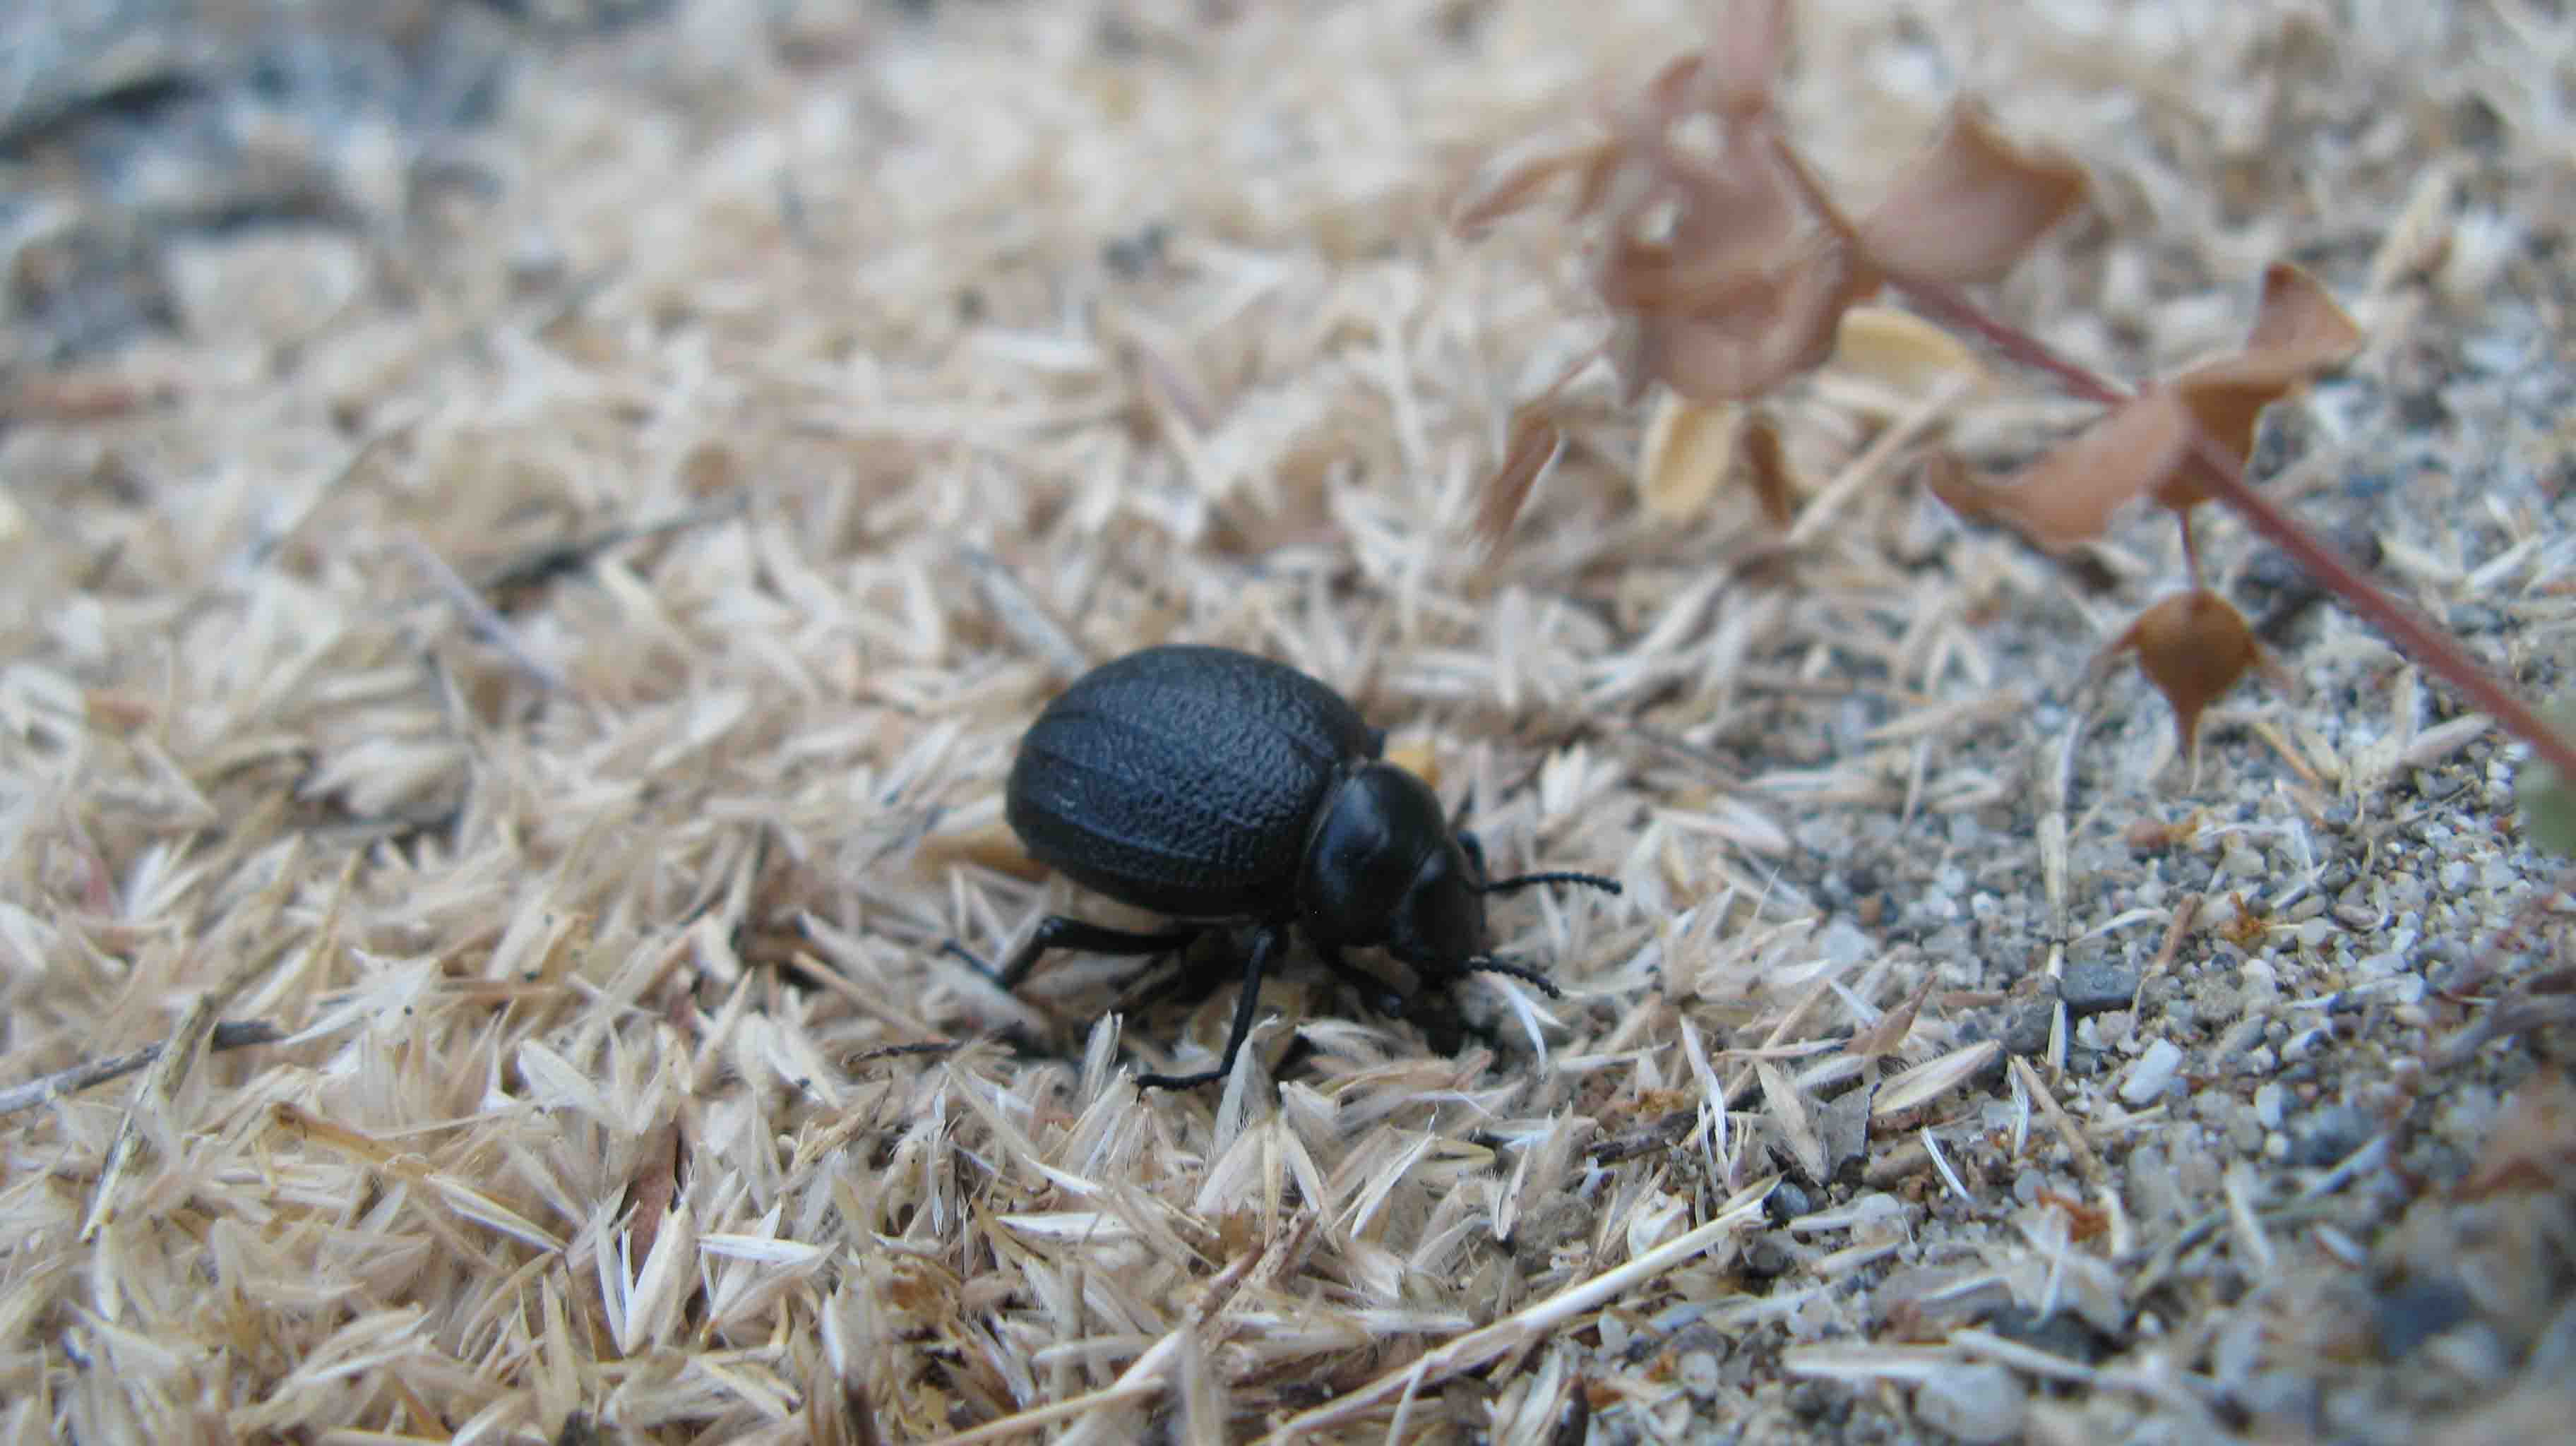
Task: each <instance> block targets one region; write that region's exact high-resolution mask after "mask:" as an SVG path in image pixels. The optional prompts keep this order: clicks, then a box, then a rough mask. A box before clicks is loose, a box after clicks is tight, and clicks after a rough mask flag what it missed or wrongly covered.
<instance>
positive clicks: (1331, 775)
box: [1006, 645, 1379, 918]
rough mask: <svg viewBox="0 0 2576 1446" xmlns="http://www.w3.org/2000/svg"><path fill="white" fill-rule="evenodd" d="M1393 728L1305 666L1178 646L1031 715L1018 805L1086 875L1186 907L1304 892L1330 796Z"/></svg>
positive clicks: (1289, 897)
mask: <svg viewBox="0 0 2576 1446" xmlns="http://www.w3.org/2000/svg"><path fill="white" fill-rule="evenodd" d="M1378 747H1379V736H1378V735H1377V734H1376V733H1375V732H1374V731H1373V730H1371V729H1370V728H1369V726H1368V724H1367V723H1366V721H1365V720H1363V719H1362V718H1361V717H1360V715H1359V713H1358V711H1357V710H1355V709H1353V708H1352V707H1351V706H1350V704H1348V703H1347V702H1344V701H1343V700H1342V698H1341V697H1340V695H1338V694H1336V693H1334V692H1333V691H1332V690H1331V689H1330V688H1327V687H1325V686H1324V685H1323V684H1322V683H1319V682H1317V681H1315V680H1314V679H1312V678H1309V677H1307V676H1306V675H1305V674H1303V673H1300V672H1298V671H1297V670H1296V669H1294V668H1291V667H1288V666H1286V665H1284V664H1281V663H1274V662H1272V661H1270V660H1269V659H1267V658H1260V657H1255V656H1254V655H1252V654H1249V653H1240V652H1236V651H1234V650H1232V649H1230V648H1215V647H1203V646H1196V645H1172V646H1166V647H1158V648H1148V649H1146V650H1144V651H1143V652H1139V653H1131V654H1129V655H1128V656H1126V657H1123V658H1120V659H1118V660H1117V661H1115V662H1111V663H1105V664H1103V665H1101V666H1100V667H1098V668H1095V669H1093V670H1092V671H1091V672H1089V673H1086V674H1084V675H1083V676H1082V678H1081V679H1079V680H1078V681H1076V682H1075V683H1074V685H1073V686H1072V687H1071V688H1069V689H1067V690H1065V692H1064V693H1063V694H1062V695H1061V696H1060V697H1058V698H1057V699H1056V700H1055V701H1054V702H1052V703H1050V704H1048V705H1047V708H1046V710H1045V711H1044V712H1043V713H1041V714H1039V715H1038V720H1037V722H1036V723H1034V724H1033V725H1031V726H1030V728H1029V731H1028V735H1027V736H1026V737H1025V738H1023V739H1022V740H1021V742H1020V753H1019V757H1018V759H1017V760H1016V761H1015V762H1014V763H1013V764H1012V767H1011V780H1010V786H1009V791H1008V794H1007V797H1006V809H1007V812H1008V815H1009V817H1010V822H1011V827H1012V829H1013V830H1015V831H1016V832H1017V833H1018V834H1019V835H1020V838H1021V840H1022V841H1023V842H1024V843H1026V844H1027V845H1028V849H1029V852H1030V853H1032V854H1034V855H1035V856H1037V857H1038V858H1039V859H1040V860H1043V861H1044V862H1046V863H1047V864H1049V865H1052V866H1053V867H1054V868H1056V869H1058V870H1060V871H1061V872H1063V873H1064V874H1066V875H1067V876H1068V877H1070V878H1072V879H1073V880H1074V881H1075V882H1076V883H1079V884H1082V885H1083V886H1085V887H1087V888H1092V889H1097V890H1099V891H1100V892H1102V893H1104V894H1107V895H1109V896H1110V897H1112V898H1115V899H1119V900H1122V901H1124V902H1126V903H1130V904H1135V905H1138V906H1140V907H1143V908H1149V909H1153V910H1156V911H1158V912H1161V913H1166V914H1173V915H1178V916H1182V917H1197V918H1218V917H1226V916H1236V915H1270V914H1278V913H1282V912H1285V911H1286V910H1287V909H1289V908H1291V907H1293V905H1294V902H1295V890H1296V884H1297V871H1298V866H1299V864H1300V863H1301V861H1302V859H1303V857H1304V853H1305V846H1306V836H1307V831H1308V829H1309V828H1310V827H1311V825H1312V824H1313V822H1314V818H1315V813H1316V810H1317V809H1318V807H1320V806H1321V804H1322V802H1323V800H1324V797H1325V795H1326V794H1327V793H1329V792H1330V791H1331V789H1332V788H1333V787H1334V785H1335V783H1336V782H1337V781H1338V780H1339V779H1340V777H1341V776H1342V774H1343V773H1344V771H1345V769H1346V765H1348V764H1349V763H1350V762H1352V761H1353V760H1356V759H1361V758H1370V757H1375V756H1376V755H1377V752H1378Z"/></svg>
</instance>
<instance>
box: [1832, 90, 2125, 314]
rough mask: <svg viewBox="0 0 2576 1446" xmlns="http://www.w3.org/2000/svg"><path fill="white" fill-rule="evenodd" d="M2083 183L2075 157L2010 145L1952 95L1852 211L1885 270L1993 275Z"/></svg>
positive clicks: (2066, 207) (2061, 214)
mask: <svg viewBox="0 0 2576 1446" xmlns="http://www.w3.org/2000/svg"><path fill="white" fill-rule="evenodd" d="M2090 189H2091V184H2090V182H2088V181H2087V180H2086V179H2085V176H2084V169H2083V167H2081V166H2078V165H2076V164H2075V162H2074V161H2072V160H2070V159H2068V158H2067V157H2065V156H2063V155H2060V154H2058V153H2057V152H2055V151H2051V150H2046V149H2043V148H2038V147H2022V146H2016V145H2014V144H2013V143H2012V142H2011V141H2010V140H2009V139H2007V138H2006V137H2005V136H2004V134H2003V133H2002V132H2000V131H1998V130H1996V129H1995V127H1994V124H1993V122H1992V121H1991V120H1989V119H1988V118H1987V115H1986V112H1985V108H1984V107H1982V106H1980V105H1978V104H1977V103H1976V102H1975V101H1972V100H1965V99H1962V100H1960V101H1958V102H1957V103H1955V104H1953V105H1952V106H1951V108H1950V115H1949V119H1948V121H1947V123H1945V124H1944V125H1943V126H1942V128H1941V133H1940V135H1938V136H1937V137H1935V138H1934V139H1933V142H1932V145H1931V147H1930V148H1929V149H1928V150H1926V151H1925V152H1924V154H1923V155H1922V157H1921V158H1920V159H1918V160H1917V161H1915V163H1914V164H1913V165H1912V166H1910V167H1908V168H1907V170H1906V173H1905V179H1904V180H1902V181H1901V182H1899V183H1898V184H1897V187H1896V189H1895V190H1893V191H1890V192H1889V193H1888V194H1887V195H1885V196H1883V197H1881V198H1879V202H1878V204H1877V205H1876V206H1874V207H1872V208H1871V209H1870V212H1869V215H1868V216H1867V217H1865V218H1864V219H1863V220H1862V222H1861V225H1860V235H1861V243H1862V245H1863V247H1864V248H1865V249H1866V250H1867V251H1868V253H1869V256H1870V258H1871V259H1872V260H1873V261H1875V262H1876V263H1877V264H1878V266H1879V267H1880V268H1881V269H1882V270H1885V271H1887V272H1889V273H1891V274H1893V275H1897V276H1902V277H1906V278H1908V279H1912V280H1925V281H1946V282H1955V283H1967V282H1979V281H1996V280H2000V279H2002V277H2003V276H2004V274H2005V273H2006V272H2008V271H2010V270H2012V268H2013V264H2014V263H2015V262H2018V261H2019V260H2021V258H2022V256H2023V255H2024V254H2025V253H2027V252H2028V251H2029V250H2030V248H2031V246H2032V245H2033V244H2034V243H2036V242H2037V241H2038V240H2039V238H2040V237H2041V236H2042V235H2045V234H2046V233H2047V231H2048V229H2049V228H2050V227H2052V226H2055V225H2056V224H2057V223H2058V222H2060V221H2063V220H2065V219H2066V217H2067V216H2068V215H2069V214H2071V213H2072V212H2073V211H2074V210H2075V208H2076V207H2078V206H2081V205H2082V204H2084V197H2085V195H2086V193H2087V192H2088V191H2089V190H2090Z"/></svg>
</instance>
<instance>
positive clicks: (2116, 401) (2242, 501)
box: [1888, 276, 2576, 778]
mask: <svg viewBox="0 0 2576 1446" xmlns="http://www.w3.org/2000/svg"><path fill="white" fill-rule="evenodd" d="M1888 280H1889V281H1890V282H1891V283H1892V284H1893V285H1895V286H1897V287H1898V288H1900V289H1901V290H1903V291H1904V292H1905V294H1906V296H1907V297H1909V298H1911V299H1912V300H1913V302H1914V303H1915V304H1916V305H1917V306H1920V307H1922V308H1923V309H1924V311H1926V312H1927V313H1929V314H1930V315H1931V316H1932V318H1933V319H1934V320H1936V321H1940V322H1945V323H1948V324H1950V325H1953V326H1957V327H1960V328H1961V329H1963V330H1966V331H1971V332H1974V333H1976V335H1977V336H1978V337H1980V338H1981V339H1983V340H1984V341H1985V342H1986V343H1987V344H1988V345H1990V346H1992V347H1994V348H1995V349H1996V350H1997V351H1999V352H2002V353H2003V354H2004V355H2005V356H2006V357H2007V358H2009V359H2011V360H2012V361H2015V362H2018V363H2020V364H2021V365H2023V366H2026V367H2030V368H2032V369H2034V370H2037V371H2043V372H2046V373H2048V374H2049V375H2050V376H2053V377H2055V378H2057V380H2058V381H2059V382H2060V383H2061V384H2062V385H2064V386H2065V387H2066V389H2067V390H2068V391H2070V392H2073V393H2075V394H2076V395H2077V396H2080V397H2083V398H2085V399H2087V400H2089V401H2096V402H2100V403H2102V404H2103V405H2105V406H2114V407H2116V406H2118V405H2120V404H2121V403H2122V402H2125V401H2128V400H2129V399H2130V393H2129V392H2128V391H2126V390H2125V389H2123V388H2121V387H2120V386H2118V385H2116V384H2114V383H2113V382H2111V381H2110V380H2109V379H2107V378H2105V377H2103V376H2101V375H2100V374H2098V373H2096V372H2094V371H2092V370H2090V369H2088V368H2086V367H2085V366H2083V365H2082V364H2080V363H2078V362H2075V361H2072V360H2070V359H2068V358H2066V357H2064V356H2061V355H2059V354H2058V353H2057V352H2056V351H2055V350H2053V349H2051V348H2050V347H2049V346H2048V344H2047V343H2045V342H2043V341H2041V340H2039V339H2038V338H2037V337H2034V336H2031V335H2029V334H2028V333H2026V332H2023V331H2021V330H2019V329H2018V328H2016V327H2013V326H2011V325H2009V324H2007V323H2005V322H2002V321H1999V320H1997V319H1995V318H1993V317H1990V316H1988V315H1987V314H1986V313H1985V312H1984V311H1983V310H1981V309H1980V308H1979V307H1978V306H1977V304H1976V303H1975V302H1972V301H1970V300H1969V299H1968V298H1967V297H1966V296H1965V295H1963V294H1961V293H1960V291H1959V289H1958V288H1957V287H1954V286H1951V285H1949V284H1947V283H1945V282H1939V281H1926V280H1922V279H1919V278H1914V277H1906V276H1891V277H1889V278H1888ZM2192 460H2193V461H2195V462H2197V463H2199V464H2200V470H2201V473H2202V477H2201V480H2202V481H2203V482H2204V483H2205V484H2206V485H2207V486H2208V488H2209V491H2210V494H2211V496H2212V497H2213V499H2214V500H2216V501H2217V502H2219V503H2220V504H2221V505H2223V506H2225V507H2228V508H2230V509H2232V510H2233V511H2234V512H2235V513H2236V515H2237V516H2239V517H2242V518H2244V519H2245V522H2246V525H2248V526H2250V527H2252V528H2253V529H2254V530H2255V531H2256V532H2258V533H2260V534H2262V535H2263V537H2264V538H2265V539H2266V540H2268V541H2269V542H2271V544H2272V545H2273V546H2275V547H2277V548H2279V549H2281V551H2282V552H2284V553H2286V554H2288V555H2289V558H2290V560H2291V561H2292V562H2294V563H2297V564H2298V565H2299V567H2300V568H2301V569H2303V570H2304V571H2306V572H2307V574H2308V575H2309V576H2311V577H2313V578H2315V579H2316V580H2317V581H2318V582H2319V583H2320V584H2322V585H2324V587H2325V588H2326V589H2327V590H2328V591H2330V592H2332V593H2334V594H2335V595H2336V596H2337V597H2340V598H2342V599H2343V601H2344V605H2345V606H2346V607H2348V608H2350V609H2351V610H2352V611H2353V612H2354V613H2356V614H2358V615H2360V617H2361V618H2362V619H2363V620H2364V621H2366V622H2368V623H2370V624H2371V625H2372V626H2374V627H2376V628H2378V629H2379V630H2380V632H2382V633H2384V634H2386V635H2387V637H2388V640H2389V641H2390V642H2392V643H2394V644H2396V646H2397V648H2398V651H2400V652H2403V653H2406V654H2408V655H2409V656H2411V657H2413V658H2414V659H2415V660H2416V661H2417V662H2419V663H2421V664H2423V665H2424V666H2425V667H2426V668H2428V669H2430V670H2431V671H2432V672H2433V673H2434V674H2436V675H2437V676H2439V677H2441V678H2442V679H2443V680H2444V681H2446V682H2448V683H2449V684H2450V685H2451V686H2452V687H2455V688H2457V689H2459V690H2460V691H2461V692H2462V693H2463V694H2465V695H2467V697H2468V700H2469V702H2470V704H2471V705H2473V706H2475V707H2476V708H2478V709H2480V710H2482V711H2484V712H2485V713H2487V714H2489V715H2490V716H2492V717H2493V718H2495V720H2496V721H2497V722H2499V723H2502V724H2503V725H2504V726H2505V728H2506V729H2507V730H2508V731H2510V732H2512V733H2513V734H2514V735H2515V736H2516V737H2518V738H2520V739H2522V741H2523V742H2525V743H2528V744H2530V745H2531V748H2532V751H2533V752H2535V753H2538V754H2539V755H2540V756H2541V757H2542V758H2544V759H2546V760H2547V761H2548V762H2549V764H2550V766H2551V767H2553V768H2556V769H2557V770H2558V772H2559V775H2560V776H2561V777H2567V778H2576V743H2570V742H2569V741H2568V740H2567V739H2565V738H2563V737H2561V736H2560V735H2559V733H2558V731H2557V730H2556V729H2554V728H2551V727H2550V726H2549V724H2548V723H2547V722H2546V721H2544V720H2543V719H2542V718H2541V716H2540V714H2539V712H2538V710H2536V709H2534V708H2533V707H2532V706H2531V705H2530V704H2528V703H2526V702H2524V701H2523V700H2522V699H2521V698H2519V697H2517V696H2515V694H2514V692H2513V690H2512V689H2511V688H2508V687H2507V686H2505V684H2504V682H2503V680H2501V679H2499V678H2497V677H2496V676H2495V674H2493V673H2491V672H2489V671H2488V670H2487V668H2486V665H2484V664H2483V663H2480V662H2479V661H2478V660H2477V659H2476V658H2473V657H2471V656H2470V655H2469V651H2468V649H2467V648H2466V647H2464V646H2463V645H2462V644H2461V643H2460V642H2459V640H2458V639H2456V638H2454V637H2452V636H2451V635H2450V634H2448V633H2446V632H2443V631H2442V630H2441V629H2439V628H2437V627H2434V626H2433V625H2432V624H2431V623H2428V622H2426V621H2424V619H2423V618H2421V617H2419V616H2418V615H2417V614H2416V612H2415V610H2414V609H2412V608H2410V607H2408V606H2406V605H2405V604H2404V603H2401V602H2399V601H2397V599H2395V598H2393V597H2391V596H2389V595H2388V594H2387V593H2386V592H2384V591H2382V590H2381V589H2380V588H2379V586H2378V585H2377V584H2375V583H2373V582H2372V581H2371V580H2370V579H2369V577H2368V576H2366V575H2365V574H2364V573H2363V572H2362V571H2361V569H2360V568H2358V567H2356V566H2354V565H2353V564H2352V562H2351V561H2350V560H2349V559H2347V558H2346V557H2345V556H2344V555H2343V554H2342V553H2340V552H2338V551H2336V550H2335V548H2334V547H2333V545H2332V544H2330V543H2328V542H2327V541H2326V540H2325V539H2324V538H2322V537H2320V536H2318V535H2317V534H2316V533H2315V532H2314V531H2313V530H2311V529H2309V528H2308V527H2306V526H2304V525H2302V524H2301V523H2299V522H2298V521H2296V520H2295V519H2293V518H2292V517H2291V516H2290V515H2289V514H2288V513H2286V512H2283V511H2282V510H2281V509H2280V508H2278V507H2276V506H2274V505H2273V503H2272V500H2271V499H2270V498H2268V497H2266V496H2264V495H2263V493H2262V491H2261V490H2260V489H2258V488H2256V487H2255V486H2254V484H2253V483H2251V482H2249V481H2248V480H2246V477H2245V469H2244V468H2243V467H2242V466H2240V465H2239V464H2238V463H2237V461H2236V459H2235V458H2234V457H2232V456H2230V455H2228V453H2227V451H2226V450H2225V449H2224V448H2222V447H2220V446H2219V445H2218V444H2217V443H2216V442H2215V441H2214V440H2212V439H2211V438H2210V437H2209V435H2208V434H2207V433H2206V432H2201V433H2199V435H2198V437H2197V438H2196V442H2195V446H2194V451H2193V457H2192ZM2186 536H2188V534H2186Z"/></svg>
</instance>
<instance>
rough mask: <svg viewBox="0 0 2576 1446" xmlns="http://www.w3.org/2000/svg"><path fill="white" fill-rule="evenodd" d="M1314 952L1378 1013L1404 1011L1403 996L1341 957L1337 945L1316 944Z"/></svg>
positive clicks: (1390, 1014) (1401, 1012) (1388, 1013)
mask: <svg viewBox="0 0 2576 1446" xmlns="http://www.w3.org/2000/svg"><path fill="white" fill-rule="evenodd" d="M1315 953H1316V954H1317V955H1318V956H1320V957H1321V958H1322V959H1323V961H1324V966H1325V967H1326V968H1328V969H1330V970H1332V971H1333V972H1334V973H1335V974H1338V975H1340V976H1341V979H1342V982H1343V983H1345V984H1348V985H1349V986H1351V987H1352V988H1353V989H1356V990H1358V991H1359V992H1360V999H1361V1001H1362V1002H1364V1003H1366V1004H1367V1005H1368V1007H1369V1008H1371V1009H1374V1010H1376V1011H1377V1012H1378V1013H1380V1014H1384V1015H1389V1016H1397V1015H1401V1014H1403V1013H1404V996H1403V995H1402V994H1399V993H1397V992H1396V991H1395V990H1393V989H1391V988H1389V987H1388V986H1387V982H1386V981H1385V980H1383V979H1380V978H1378V977H1377V976H1376V975H1374V974H1371V973H1370V972H1368V971H1367V970H1365V969H1362V968H1361V967H1360V966H1358V965H1357V964H1354V963H1352V962H1351V961H1350V960H1348V959H1345V958H1343V957H1342V951H1341V948H1340V946H1339V945H1335V944H1317V945H1316V946H1315Z"/></svg>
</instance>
